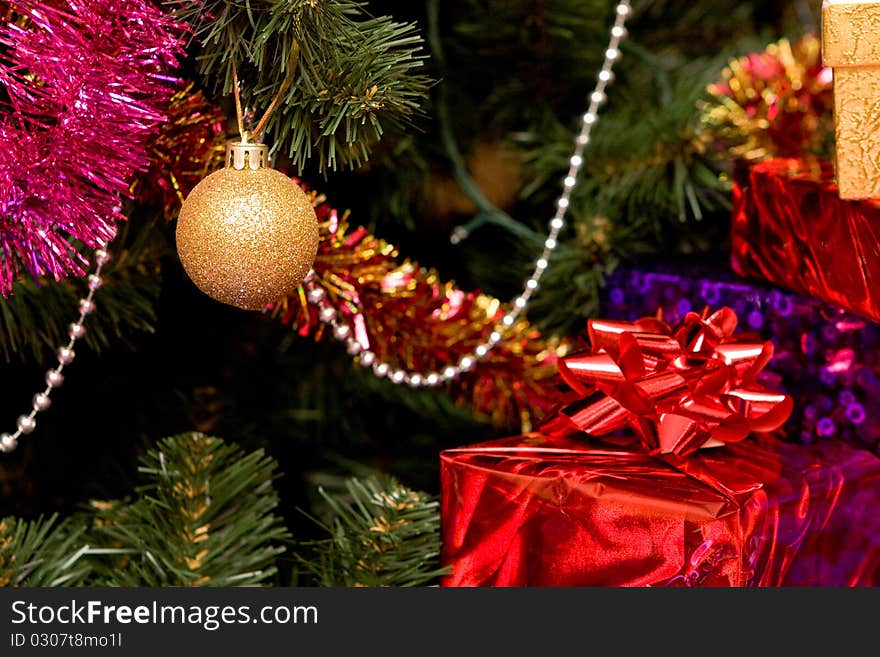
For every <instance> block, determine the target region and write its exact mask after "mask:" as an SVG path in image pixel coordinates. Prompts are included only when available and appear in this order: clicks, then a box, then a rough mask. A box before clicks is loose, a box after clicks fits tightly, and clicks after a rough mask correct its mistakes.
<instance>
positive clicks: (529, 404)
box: [273, 191, 566, 430]
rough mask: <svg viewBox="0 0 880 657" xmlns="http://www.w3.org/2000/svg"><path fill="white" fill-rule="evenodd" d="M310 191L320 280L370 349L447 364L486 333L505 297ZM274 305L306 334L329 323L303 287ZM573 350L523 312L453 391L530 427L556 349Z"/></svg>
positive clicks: (401, 363)
mask: <svg viewBox="0 0 880 657" xmlns="http://www.w3.org/2000/svg"><path fill="white" fill-rule="evenodd" d="M310 194H311V196H312V199H313V203H314V206H315V211H316V213H317V215H318V222H319V225H320V230H321V241H320V244H319V246H318V256H317V258H316V260H315V265H314V271H315V275H316V278H315V281H316V284H317V285H319V286H320V287H322V288H323V289H324V291H325V292H326V297H327V299H328V300H330V302H331V304H332V306H333V307H334V308H335V310H336V311H337V314H338V316H339V317H341V318H343V319H344V321H345V322H346V323H347V324H348V325H349V327H350V328H351V330H352V335H353V336H354V337H355V339H357V341H358V342H359V343H360V344H361V346H362V347H363V348H364V349H369V350H370V351H372V352H373V353H375V354H376V356H377V357H378V358H379V359H380V360H382V361H386V362H389V363H392V364H393V365H394V366H395V367H400V368H404V369H407V370H413V371H419V372H428V371H435V372H442V370H443V368H444V367H445V366H447V365H449V364H452V363H455V362H457V361H458V359H459V358H460V357H461V356H463V355H466V354H469V353H472V352H473V350H474V348H475V347H476V346H477V345H478V344H480V343H483V342H485V341H486V339H487V337H488V335H489V333H491V332H492V331H493V330H494V328H495V327H496V326H497V324H498V322H499V321H500V320H501V317H502V315H503V312H504V307H503V304H502V303H501V302H500V301H499V300H498V299H495V298H493V297H490V296H487V295H484V294H480V293H478V292H466V291H463V290H460V289H458V288H456V287H455V285H454V284H453V283H451V282H444V281H443V280H441V278H440V276H439V275H438V273H437V272H436V271H434V270H433V269H426V268H423V267H420V266H419V265H418V264H416V263H414V262H411V261H409V260H405V259H404V260H401V259H400V258H399V257H398V255H399V254H398V250H397V249H396V248H395V247H394V246H393V245H391V244H388V243H387V242H385V241H383V240H381V239H378V238H377V237H375V236H374V235H372V234H370V233H369V231H367V230H366V229H365V228H355V229H352V228H351V226H350V224H349V221H348V213H340V212H338V211H337V210H336V209H334V208H333V207H331V206H330V205H329V204H328V203H327V202H326V198H325V197H324V196H323V195H320V194H318V193H317V192H314V191H312V192H310ZM273 312H274V314H275V315H276V316H277V317H279V318H280V320H281V321H282V322H284V323H285V324H290V325H291V327H292V328H293V330H295V331H296V332H297V333H299V334H300V335H301V336H303V337H307V336H311V337H314V338H315V339H321V338H322V337H323V336H324V333H325V332H326V330H327V327H326V325H324V324H322V323H321V322H320V321H318V317H317V313H316V309H315V306H312V305H310V304H309V303H308V302H307V300H306V297H305V292H304V290H303V289H302V288H300V293H299V296H298V297H291V298H288V299H286V300H284V301H282V302H281V303H279V304H277V305H276V307H275V308H274V311H273ZM565 351H566V345H565V344H564V343H562V342H560V341H559V340H557V339H555V338H551V339H545V338H543V337H542V335H541V333H540V331H538V330H537V329H536V328H535V327H533V326H531V325H530V324H529V323H528V322H527V321H526V320H523V319H521V320H519V321H517V322H516V323H515V324H514V325H513V326H511V327H509V328H508V329H507V331H506V332H505V334H504V338H503V339H502V341H501V342H500V343H499V344H498V345H497V346H496V347H495V349H493V350H492V351H491V352H490V354H489V356H487V357H486V358H485V359H483V360H482V361H480V363H479V364H478V365H477V366H476V367H475V368H474V369H473V370H472V371H470V372H466V373H463V374H462V375H461V376H460V377H459V378H458V379H456V380H455V381H453V382H452V383H450V384H449V385H450V392H451V394H452V396H453V398H454V399H455V401H456V402H457V403H459V404H462V405H468V406H470V407H471V408H472V410H473V412H474V413H475V414H477V415H478V416H483V417H487V418H490V419H491V421H492V422H493V423H494V424H495V425H497V426H504V427H508V428H513V427H515V428H519V429H523V428H525V429H526V430H528V429H529V428H530V427H531V425H532V422H533V421H534V420H536V419H538V418H539V417H540V416H542V415H543V414H544V413H546V412H547V411H549V410H550V408H551V407H552V405H553V403H554V401H553V400H554V395H553V394H551V392H552V391H555V390H556V389H557V387H558V379H557V378H556V374H555V373H556V364H557V359H558V358H559V357H560V356H561V355H564V353H565Z"/></svg>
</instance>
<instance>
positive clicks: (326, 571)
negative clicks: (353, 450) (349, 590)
mask: <svg viewBox="0 0 880 657" xmlns="http://www.w3.org/2000/svg"><path fill="white" fill-rule="evenodd" d="M319 492H320V494H321V497H322V498H323V501H324V502H325V504H326V506H327V514H326V517H325V519H323V520H316V522H317V523H318V524H319V525H320V526H321V527H322V528H323V529H324V530H325V531H326V532H327V533H328V534H329V535H330V537H329V538H327V539H323V540H318V541H311V542H304V543H300V544H299V546H298V547H299V548H300V550H299V555H298V561H299V562H300V564H301V566H302V567H303V569H304V571H305V572H306V573H307V574H309V575H310V576H311V577H312V578H313V579H314V581H315V583H317V584H319V585H320V586H424V585H426V584H431V583H434V582H436V580H437V579H438V578H439V577H440V576H441V575H442V574H443V573H444V572H445V571H444V570H443V569H442V568H440V511H439V503H438V502H437V500H436V499H435V498H434V497H432V496H430V495H427V494H426V493H418V492H415V491H413V490H410V489H409V488H407V487H406V486H403V485H401V484H400V483H398V482H397V481H395V480H394V479H392V478H389V477H367V478H361V479H349V480H348V481H347V482H346V483H345V486H344V489H343V490H340V491H336V492H333V493H330V492H328V491H326V490H325V489H323V488H321V489H320V490H319Z"/></svg>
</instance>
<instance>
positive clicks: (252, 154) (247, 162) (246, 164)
mask: <svg viewBox="0 0 880 657" xmlns="http://www.w3.org/2000/svg"><path fill="white" fill-rule="evenodd" d="M226 168H227V169H236V170H237V171H242V170H244V169H252V170H254V171H256V170H257V169H269V168H271V167H270V166H269V147H268V146H266V145H265V144H254V143H251V142H250V141H249V140H248V134H247V132H245V133H244V134H243V135H242V136H241V141H230V142H228V143H227V144H226Z"/></svg>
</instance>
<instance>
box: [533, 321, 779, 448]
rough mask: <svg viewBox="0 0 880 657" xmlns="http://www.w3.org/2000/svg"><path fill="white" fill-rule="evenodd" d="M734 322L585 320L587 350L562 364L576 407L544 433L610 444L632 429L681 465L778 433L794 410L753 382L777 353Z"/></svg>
mask: <svg viewBox="0 0 880 657" xmlns="http://www.w3.org/2000/svg"><path fill="white" fill-rule="evenodd" d="M736 326H737V317H736V313H735V312H734V311H733V310H732V309H730V308H727V307H725V308H722V309H720V310H718V311H717V312H714V313H711V314H710V312H709V309H708V308H706V309H704V310H703V312H702V313H693V312H691V313H688V314H687V315H686V316H685V317H684V319H683V320H682V321H681V322H680V323H679V324H678V325H677V326H675V327H671V326H670V325H669V324H667V323H666V322H665V321H663V320H662V319H658V318H650V317H648V318H644V319H640V320H638V321H636V322H623V321H609V320H591V321H590V322H589V328H588V334H589V338H590V344H591V349H590V351H588V352H581V353H576V354H572V355H569V356H566V357H565V358H563V359H561V360H560V364H559V370H560V374H561V375H562V378H563V379H564V380H565V382H566V383H567V384H568V385H569V386H570V387H571V388H572V389H573V390H574V391H575V392H576V393H577V394H578V395H580V399H578V400H577V401H575V402H573V403H571V404H569V405H568V406H566V407H565V408H563V409H562V410H561V411H559V412H558V413H557V414H556V416H554V417H553V418H552V419H551V420H550V421H549V422H548V423H547V424H546V425H545V427H549V430H551V431H557V432H558V431H562V432H566V433H570V432H572V431H582V432H585V433H589V434H593V435H596V436H602V435H608V434H611V433H613V432H615V431H618V430H619V429H623V428H625V427H631V428H633V429H634V430H635V431H636V433H637V434H638V435H639V437H640V439H641V441H642V443H643V444H644V445H645V447H646V448H647V449H648V450H649V451H650V452H652V453H673V454H676V455H679V456H684V455H687V454H689V453H691V452H693V451H695V450H697V449H699V448H700V447H709V446H714V445H718V444H722V443H731V442H739V441H741V440H744V439H745V438H747V437H748V436H749V435H750V434H751V433H753V432H769V431H774V430H776V429H778V428H779V427H780V426H782V424H784V423H785V421H786V420H787V419H788V417H789V415H790V414H791V411H792V408H793V402H792V399H791V397H789V396H788V395H785V394H782V393H777V392H773V391H771V390H768V389H767V388H765V387H764V386H763V385H761V384H760V383H759V382H758V381H757V377H758V375H759V374H760V372H761V370H762V369H763V368H764V367H765V366H766V365H767V363H768V362H770V359H771V358H772V357H773V344H772V343H771V342H769V341H761V340H759V339H758V338H757V336H755V335H753V334H748V333H740V334H736V335H735V334H734V331H735V330H736Z"/></svg>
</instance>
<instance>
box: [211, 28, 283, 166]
mask: <svg viewBox="0 0 880 657" xmlns="http://www.w3.org/2000/svg"><path fill="white" fill-rule="evenodd" d="M298 63H299V43H297V42H296V41H294V42H293V46H292V47H291V49H290V57H288V59H287V75H286V76H284V80H283V81H282V82H281V86H280V87H278V91H277V92H276V93H275V97H274V98H272V102H270V103H269V107H267V108H266V112H265V114H263V118H261V119H260V120H259V121H258V122H257V125H256V127H255V128H254V130H253V132H248V131H247V130H246V129H245V127H244V112H243V111H242V107H241V90H240V89H239V84H238V69H237V67H236V65H235V60H233V61H232V92H233V94H234V95H235V114H236V118H237V119H238V134H239V135H240V136H241V141H240V143H241V145H248V144H249V142H250V141H251V140H253V142H254V143H255V144H259V143H260V140H261V139H262V137H263V132H264V131H265V130H266V126H267V125H268V124H269V119H271V118H272V114H274V113H275V110H276V109H278V105H280V104H281V100H282V99H283V98H284V95H285V94H286V93H287V91H288V90H289V89H290V85H291V84H293V78H294V76H295V74H296V67H297V64H298ZM228 157H229V156H228V150H227V162H228Z"/></svg>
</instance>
